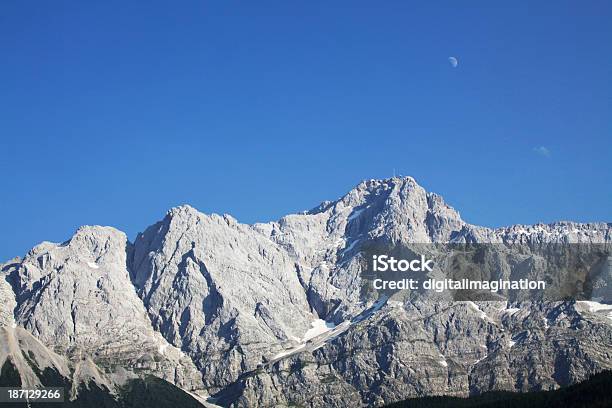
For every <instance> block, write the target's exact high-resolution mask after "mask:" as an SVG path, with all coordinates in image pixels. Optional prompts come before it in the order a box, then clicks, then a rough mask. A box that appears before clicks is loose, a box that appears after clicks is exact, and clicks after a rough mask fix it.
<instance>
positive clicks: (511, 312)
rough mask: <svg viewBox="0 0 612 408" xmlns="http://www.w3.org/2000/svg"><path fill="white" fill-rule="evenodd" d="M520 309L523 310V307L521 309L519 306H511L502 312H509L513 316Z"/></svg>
mask: <svg viewBox="0 0 612 408" xmlns="http://www.w3.org/2000/svg"><path fill="white" fill-rule="evenodd" d="M519 310H521V309H519V308H518V307H509V308H507V309H506V310H504V311H503V312H502V313H503V314H507V315H508V316H512V315H514V314H515V313H516V312H518V311H519Z"/></svg>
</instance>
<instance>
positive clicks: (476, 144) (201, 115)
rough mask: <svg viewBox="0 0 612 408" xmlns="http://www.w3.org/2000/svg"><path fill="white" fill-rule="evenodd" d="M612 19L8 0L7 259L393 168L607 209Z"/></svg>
mask: <svg viewBox="0 0 612 408" xmlns="http://www.w3.org/2000/svg"><path fill="white" fill-rule="evenodd" d="M128 3H129V4H128ZM611 19H612V3H611V2H609V1H607V0H602V1H596V0H595V1H586V2H577V1H557V2H532V1H513V2H491V1H471V2H461V5H460V2H456V1H447V2H432V1H423V2H405V1H387V2H373V1H355V0H352V1H335V2H328V1H304V2H287V1H257V2H253V1H248V2H247V1H244V2H235V1H218V2H209V1H182V2H174V3H170V2H161V1H146V2H144V1H143V2H123V1H107V2H83V1H71V2H65V1H53V2H35V3H32V2H23V1H12V0H10V1H4V2H3V3H2V7H1V8H0V57H1V62H0V152H2V160H1V161H0V182H1V186H2V198H1V199H0V214H1V215H0V229H1V230H2V234H1V236H2V237H1V238H0V259H8V258H11V257H13V256H16V255H23V254H24V253H25V252H26V251H27V250H28V249H29V248H30V247H32V246H33V245H35V244H36V243H38V242H40V241H42V240H51V241H63V240H65V239H67V238H69V237H70V236H71V234H72V233H73V231H74V230H75V229H76V228H77V227H78V226H79V225H82V224H102V225H112V226H115V227H117V228H119V229H122V230H124V231H126V232H127V233H128V235H129V236H130V237H134V236H135V234H136V233H137V232H138V231H141V230H143V229H144V228H145V227H146V226H147V225H149V224H151V223H153V222H155V221H156V220H158V219H160V218H162V217H163V215H164V214H165V211H166V210H167V209H168V208H170V207H172V206H175V205H179V204H182V203H190V204H192V205H193V206H195V207H196V208H198V209H200V210H202V211H204V212H217V213H230V214H232V215H234V216H235V217H236V218H238V219H239V220H240V221H243V222H249V223H251V222H255V221H268V220H273V219H277V218H279V217H280V216H282V215H284V214H287V213H290V212H295V211H301V210H304V209H307V208H311V207H314V206H315V205H317V204H318V203H319V202H321V201H323V200H325V199H335V198H337V197H339V196H341V195H342V194H344V193H345V192H346V191H348V190H349V189H350V188H351V187H353V186H354V185H355V184H357V183H358V182H359V181H360V180H362V179H369V178H385V177H389V176H391V175H392V173H393V169H395V170H396V172H397V173H401V174H403V175H412V176H414V177H415V178H416V179H417V181H418V182H419V183H420V184H421V185H423V186H424V187H425V188H426V189H428V190H431V191H435V192H438V193H440V194H442V195H443V196H444V197H445V198H446V200H447V201H448V202H449V203H450V204H451V205H453V206H454V207H455V208H457V209H458V210H459V211H460V212H461V214H462V216H463V218H464V219H466V220H467V221H468V222H472V223H476V224H481V225H487V226H501V225H507V224H513V223H535V222H540V221H542V222H552V221H555V220H568V219H570V220H577V221H608V222H610V221H612V212H611V208H610V203H611V202H612V183H611V182H610V174H611V173H612V142H611V140H612V123H611V118H612V115H611V113H612V97H611V91H612V48H611V46H610V44H612V24H610V20H611ZM449 56H455V57H456V58H457V59H458V60H459V65H458V66H457V68H453V67H452V66H451V65H450V64H449V62H448V57H449Z"/></svg>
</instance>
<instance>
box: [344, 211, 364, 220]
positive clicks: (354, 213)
mask: <svg viewBox="0 0 612 408" xmlns="http://www.w3.org/2000/svg"><path fill="white" fill-rule="evenodd" d="M362 212H363V209H361V210H355V211H353V213H352V214H351V215H350V216H349V217H348V219H347V221H348V222H351V221H353V220H354V219H355V218H357V217H359V215H361V213H362Z"/></svg>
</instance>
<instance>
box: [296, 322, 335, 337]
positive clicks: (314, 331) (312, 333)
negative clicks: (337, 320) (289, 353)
mask: <svg viewBox="0 0 612 408" xmlns="http://www.w3.org/2000/svg"><path fill="white" fill-rule="evenodd" d="M310 326H311V328H310V329H308V331H307V332H306V333H305V334H304V337H303V338H302V341H303V342H306V341H308V340H310V339H312V338H315V337H317V336H319V335H321V334H323V333H326V332H328V331H330V330H332V329H334V328H335V327H336V325H335V324H333V323H329V322H326V321H325V320H322V319H317V320H315V321H314V322H312V323H311V324H310Z"/></svg>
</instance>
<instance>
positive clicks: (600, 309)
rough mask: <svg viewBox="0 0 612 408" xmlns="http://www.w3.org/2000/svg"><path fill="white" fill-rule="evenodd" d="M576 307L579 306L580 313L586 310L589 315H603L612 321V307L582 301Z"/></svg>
mask: <svg viewBox="0 0 612 408" xmlns="http://www.w3.org/2000/svg"><path fill="white" fill-rule="evenodd" d="M576 305H577V306H578V311H579V312H580V311H585V310H584V309H586V311H587V312H589V313H593V314H597V315H603V316H604V317H607V318H608V319H610V320H612V305H608V304H605V303H599V302H593V301H590V300H580V301H578V302H576Z"/></svg>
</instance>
